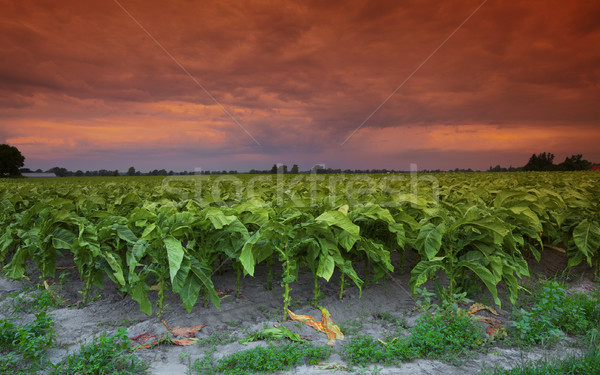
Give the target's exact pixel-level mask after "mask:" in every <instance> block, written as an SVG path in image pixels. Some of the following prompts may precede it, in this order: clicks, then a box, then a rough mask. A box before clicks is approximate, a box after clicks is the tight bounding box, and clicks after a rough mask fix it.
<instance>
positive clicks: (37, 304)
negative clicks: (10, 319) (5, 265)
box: [9, 287, 64, 314]
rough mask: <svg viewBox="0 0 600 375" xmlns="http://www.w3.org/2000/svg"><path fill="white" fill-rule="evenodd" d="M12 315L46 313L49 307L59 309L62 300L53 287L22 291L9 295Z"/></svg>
mask: <svg viewBox="0 0 600 375" xmlns="http://www.w3.org/2000/svg"><path fill="white" fill-rule="evenodd" d="M9 298H10V300H11V307H12V309H13V311H12V312H13V313H28V314H35V313H38V312H40V311H46V310H47V309H48V308H49V307H59V306H61V305H62V304H63V302H64V300H63V298H62V297H61V296H60V295H59V294H58V291H57V289H56V288H54V287H50V288H48V289H34V290H33V291H29V290H27V289H24V290H22V291H20V292H13V293H11V294H10V295H9Z"/></svg>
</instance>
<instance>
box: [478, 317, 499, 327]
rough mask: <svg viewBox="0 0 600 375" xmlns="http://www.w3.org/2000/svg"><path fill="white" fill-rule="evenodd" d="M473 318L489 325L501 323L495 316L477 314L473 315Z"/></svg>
mask: <svg viewBox="0 0 600 375" xmlns="http://www.w3.org/2000/svg"><path fill="white" fill-rule="evenodd" d="M473 318H475V319H477V320H478V321H480V322H482V323H487V324H490V325H493V324H502V322H501V321H500V320H498V319H496V318H491V317H488V316H479V315H473Z"/></svg>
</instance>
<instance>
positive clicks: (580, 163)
mask: <svg viewBox="0 0 600 375" xmlns="http://www.w3.org/2000/svg"><path fill="white" fill-rule="evenodd" d="M558 167H559V169H560V170H563V171H587V170H589V169H591V168H592V163H591V162H589V161H587V160H585V159H583V155H582V154H577V155H571V157H570V158H569V157H567V158H565V161H564V162H562V163H560V164H559V165H558Z"/></svg>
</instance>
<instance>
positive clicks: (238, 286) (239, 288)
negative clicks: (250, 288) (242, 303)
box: [234, 263, 242, 298]
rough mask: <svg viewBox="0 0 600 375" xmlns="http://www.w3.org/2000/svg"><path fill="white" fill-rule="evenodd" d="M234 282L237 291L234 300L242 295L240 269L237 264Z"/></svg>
mask: <svg viewBox="0 0 600 375" xmlns="http://www.w3.org/2000/svg"><path fill="white" fill-rule="evenodd" d="M234 267H235V282H236V287H237V291H236V294H235V296H236V298H240V297H241V295H242V269H241V268H240V265H239V264H237V263H236V264H235V266H234Z"/></svg>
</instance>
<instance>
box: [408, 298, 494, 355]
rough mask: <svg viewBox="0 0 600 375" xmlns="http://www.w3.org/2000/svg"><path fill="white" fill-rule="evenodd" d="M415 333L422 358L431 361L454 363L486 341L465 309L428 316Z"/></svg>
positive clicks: (413, 344)
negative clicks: (456, 357) (451, 361)
mask: <svg viewBox="0 0 600 375" xmlns="http://www.w3.org/2000/svg"><path fill="white" fill-rule="evenodd" d="M411 332H412V335H411V337H410V339H411V343H412V346H414V347H415V348H417V351H418V354H419V356H424V357H431V358H441V359H450V358H451V357H455V356H459V355H461V354H463V353H466V352H467V351H469V350H471V349H474V348H476V347H479V346H481V344H482V343H483V342H484V340H485V336H484V333H483V332H482V330H481V328H480V327H478V325H477V324H476V323H475V322H474V321H473V320H472V319H471V317H470V316H468V315H467V314H466V312H464V311H463V310H461V309H458V310H442V311H440V312H438V313H435V314H431V313H428V314H426V315H424V316H423V317H421V318H419V319H418V320H417V324H416V325H415V326H414V327H413V329H412V331H411ZM450 353H451V355H450Z"/></svg>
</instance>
